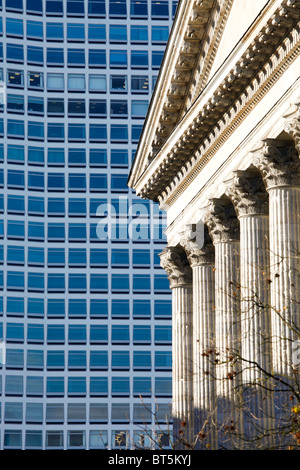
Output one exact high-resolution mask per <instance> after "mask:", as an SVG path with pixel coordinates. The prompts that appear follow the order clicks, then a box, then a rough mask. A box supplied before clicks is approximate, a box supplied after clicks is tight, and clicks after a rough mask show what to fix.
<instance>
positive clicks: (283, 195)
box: [254, 139, 300, 377]
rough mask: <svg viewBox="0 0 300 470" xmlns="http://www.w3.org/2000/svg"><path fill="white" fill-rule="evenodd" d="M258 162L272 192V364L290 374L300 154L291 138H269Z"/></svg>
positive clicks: (298, 303) (298, 259)
mask: <svg viewBox="0 0 300 470" xmlns="http://www.w3.org/2000/svg"><path fill="white" fill-rule="evenodd" d="M254 163H255V166H257V168H258V169H259V170H260V171H261V173H262V176H263V179H264V183H265V185H266V188H267V191H268V193H269V206H270V289H271V300H270V304H271V321H272V347H273V368H274V373H275V374H278V375H280V376H282V375H283V376H286V377H291V375H292V371H293V357H292V356H293V342H294V341H295V340H296V339H297V334H296V332H295V328H297V329H298V331H299V324H300V217H299V214H300V160H299V156H298V154H297V151H296V150H295V148H294V145H293V144H292V145H291V143H290V142H289V141H280V140H274V139H267V140H265V141H264V147H263V149H262V151H261V152H260V154H259V156H257V157H256V158H255V162H254Z"/></svg>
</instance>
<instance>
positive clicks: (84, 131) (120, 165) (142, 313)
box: [0, 0, 177, 449]
mask: <svg viewBox="0 0 300 470" xmlns="http://www.w3.org/2000/svg"><path fill="white" fill-rule="evenodd" d="M176 3H177V2H173V1H162V0H160V1H156V0H155V1H151V0H148V1H147V0H139V1H137V0H132V1H130V0H74V1H69V0H63V1H62V0H58V1H55V0H46V1H44V0H6V1H5V0H3V1H0V4H1V22H0V27H1V29H0V33H1V38H0V42H1V48H0V57H1V59H0V60H1V63H0V80H1V88H0V92H1V105H0V106H1V114H0V137H1V139H0V158H1V163H0V184H1V196H0V211H1V217H0V218H1V222H0V233H1V243H0V245H1V246H0V258H1V264H2V267H1V281H0V282H1V286H0V287H1V291H2V292H1V313H0V339H2V340H3V342H2V343H0V358H1V361H2V363H3V364H2V365H1V369H0V379H1V381H0V393H1V395H0V404H1V414H0V417H1V422H0V442H1V449H21V448H22V449H33V448H35V449H73V448H77V449H78V448H82V449H97V448H105V447H108V448H126V447H127V448H130V447H132V445H133V442H136V443H137V445H139V444H140V443H141V444H142V445H143V444H145V445H148V443H149V439H148V438H147V436H145V437H144V438H143V432H144V430H145V427H146V426H147V428H152V427H155V426H156V427H157V428H161V429H162V430H163V429H165V428H166V426H165V423H166V415H168V414H169V403H170V402H171V300H170V292H169V290H168V282H167V279H166V276H165V274H164V272H163V271H162V269H161V268H160V267H159V258H158V256H157V254H158V253H159V252H160V251H161V250H162V249H163V247H164V235H163V233H162V227H161V224H160V220H161V217H160V216H161V214H160V213H159V209H158V207H157V206H156V205H153V204H149V203H148V202H144V203H143V206H139V204H141V200H138V198H137V197H136V196H135V195H134V193H132V192H131V190H129V189H128V188H127V186H126V181H127V176H128V168H129V165H130V163H131V160H132V157H133V156H134V153H135V149H136V146H137V142H138V139H139V135H140V132H141V128H142V124H143V119H144V116H145V113H146V111H147V106H148V103H149V100H150V96H151V93H152V90H153V86H154V84H155V80H156V76H157V73H158V69H159V66H160V63H161V59H162V55H163V51H164V48H165V45H166V41H167V38H168V34H169V30H170V25H171V23H172V17H173V16H174V12H175V8H176ZM145 211H146V212H145ZM108 215H109V217H110V219H109V220H110V230H109V233H108V235H107V236H106V237H105V233H106V232H107V230H106V232H105V224H106V221H107V220H108ZM141 215H142V217H140V216H141ZM141 219H142V222H141ZM150 219H151V220H152V225H151V226H149V223H148V222H149V220H150ZM138 222H139V227H138ZM101 224H102V225H101ZM103 227H104V229H103ZM129 227H131V229H129ZM102 229H103V230H102ZM138 233H139V234H140V236H138ZM141 397H142V400H141ZM144 423H147V424H146V425H145V424H144Z"/></svg>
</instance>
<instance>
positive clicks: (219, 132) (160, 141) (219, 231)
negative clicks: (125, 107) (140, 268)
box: [128, 0, 300, 449]
mask: <svg viewBox="0 0 300 470" xmlns="http://www.w3.org/2000/svg"><path fill="white" fill-rule="evenodd" d="M299 19H300V1H299V0H269V1H267V0H251V1H249V0H181V1H180V2H179V5H178V8H177V13H176V16H175V20H174V24H173V29H172V31H171V35H170V38H169V42H168V45H167V49H166V53H165V56H164V60H163V63H162V66H161V70H160V74H159V77H158V80H157V84H156V88H155V90H154V93H153V97H152V101H151V103H150V106H149V110H148V114H147V117H146V121H145V125H144V128H143V132H142V135H141V138H140V142H139V146H138V149H137V153H136V157H135V160H134V162H133V165H132V168H131V173H130V176H129V181H128V184H129V186H130V187H132V188H134V189H135V191H136V193H137V195H139V196H140V197H142V198H146V199H151V200H154V201H159V203H160V207H161V208H162V209H164V210H166V211H167V221H168V227H167V230H166V234H167V239H168V244H167V247H166V248H165V250H164V251H163V252H162V253H161V265H162V267H163V268H164V269H165V270H166V272H167V274H168V277H169V281H170V287H171V289H172V304H173V320H172V321H173V327H172V328H173V419H174V438H179V440H180V441H181V444H179V447H186V446H185V444H186V443H187V442H188V443H193V444H192V445H193V448H211V449H215V448H241V447H243V446H244V448H247V447H248V448H251V447H252V448H255V445H257V447H259V446H261V448H263V447H269V448H271V447H272V446H273V445H276V444H274V442H279V446H280V445H281V443H280V442H281V441H280V439H281V437H282V436H280V432H277V435H276V429H280V424H281V423H280V422H281V421H282V423H283V422H284V423H286V421H284V420H285V418H284V417H283V416H284V415H285V413H289V414H291V413H292V410H291V406H292V405H293V403H294V404H295V403H296V404H297V401H296V402H295V396H293V390H294V389H293V380H294V379H295V374H297V365H298V364H297V357H298V355H297V354H296V352H297V351H296V349H295V345H297V341H298V340H299V339H300V337H299V327H300V318H299V316H300V306H299V301H300V277H299V274H300V269H299V268H300V256H299V254H300V247H299V244H300V159H299V151H300V80H299V70H300V57H299V50H300V35H299ZM295 358H296V359H295ZM278 378H279V380H278ZM283 382H284V383H285V384H286V389H288V394H289V399H290V401H291V405H288V404H287V402H286V399H285V396H284V393H282V394H279V395H278V393H277V392H278V390H283V389H282V388H281V384H282V383H283ZM286 389H285V390H286ZM276 426H277V428H276ZM278 426H279V427H278ZM270 430H272V431H273V430H275V432H271V431H270ZM257 436H259V438H260V439H259V443H256V444H255V439H256V437H257ZM289 438H290V436H289V435H288V434H287V435H285V436H284V437H282V442H283V441H284V440H285V439H287V440H289ZM242 441H244V443H243V444H242ZM298 444H299V442H298ZM282 445H284V444H282Z"/></svg>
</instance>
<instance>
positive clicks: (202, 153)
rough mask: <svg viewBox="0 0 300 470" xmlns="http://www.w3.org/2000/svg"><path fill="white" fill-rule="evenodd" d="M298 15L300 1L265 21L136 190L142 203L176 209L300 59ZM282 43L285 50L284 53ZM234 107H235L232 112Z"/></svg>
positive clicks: (294, 2) (284, 6) (286, 3)
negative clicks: (230, 138)
mask: <svg viewBox="0 0 300 470" xmlns="http://www.w3.org/2000/svg"><path fill="white" fill-rule="evenodd" d="M299 12H300V2H299V0H295V1H294V0H291V1H290V0H285V1H284V2H282V6H281V8H279V9H278V11H277V12H276V14H275V15H273V16H272V17H271V18H270V19H269V20H268V21H267V23H266V25H265V27H264V28H263V29H262V30H261V31H260V33H259V34H258V35H257V37H256V39H255V40H254V41H253V42H252V44H251V46H250V47H249V48H248V49H247V51H246V52H245V53H244V54H243V56H242V57H241V58H240V60H239V61H238V63H237V64H236V65H235V67H234V68H233V69H232V70H231V72H230V73H229V74H228V75H227V77H226V78H225V79H224V80H223V82H222V84H221V85H220V86H219V87H218V88H217V89H216V90H215V93H214V95H213V97H212V98H211V99H209V101H208V102H207V104H206V105H204V106H203V107H202V109H201V111H200V113H199V115H198V117H196V118H195V119H194V120H193V122H192V123H191V124H190V125H189V127H188V128H187V129H186V130H185V131H184V132H183V134H182V135H181V136H180V137H179V139H178V141H177V142H176V144H175V145H174V147H173V148H172V150H171V151H170V152H169V153H168V154H167V155H166V156H165V158H164V160H163V162H162V163H161V164H160V165H159V166H158V168H157V169H156V170H155V171H154V172H153V173H152V174H151V177H150V178H149V179H148V181H147V182H146V184H145V185H144V187H142V188H141V189H139V190H138V194H139V195H140V196H141V197H144V198H149V199H153V200H155V201H157V200H158V201H159V202H160V203H161V204H163V203H165V202H168V204H169V205H172V204H173V202H174V200H175V199H177V197H178V196H179V195H180V194H181V193H182V192H183V191H184V190H185V187H186V186H187V185H189V184H190V183H191V181H192V180H193V179H194V178H195V177H196V176H197V174H199V172H200V171H201V170H202V168H203V167H204V166H205V164H206V163H207V161H208V160H210V158H212V156H213V154H214V153H215V152H216V151H217V150H218V149H219V148H220V146H222V145H223V143H224V141H225V140H226V139H227V138H228V136H229V135H230V134H231V133H232V132H234V130H235V129H236V127H237V126H238V125H239V124H240V122H241V121H242V120H243V119H244V118H245V116H246V115H247V114H248V113H249V112H251V110H252V109H253V106H254V105H255V104H256V103H257V102H259V101H260V100H261V99H262V96H264V94H265V93H266V92H267V91H268V90H269V89H270V87H271V86H272V85H273V84H274V83H275V82H276V81H277V80H278V77H279V76H280V75H281V74H282V73H283V72H284V71H285V70H286V67H287V66H288V64H289V63H291V62H292V61H293V60H294V59H295V58H296V57H297V56H298V54H299V51H300V45H299V37H300V35H299V27H298V26H297V19H296V18H298V15H299ZM283 42H284V47H280V46H281V45H282V44H283ZM279 49H280V53H279V52H278V51H279ZM255 77H257V78H255ZM258 77H259V78H258ZM232 103H234V104H233V106H232V107H231V108H228V107H229V106H230V105H232ZM225 111H226V112H225ZM173 128H174V126H173ZM199 144H200V146H199ZM172 175H173V176H172ZM174 175H175V176H174ZM187 176H188V178H187ZM184 180H185V181H184ZM179 186H180V188H179ZM178 188H179V190H178V191H177V193H178V194H176V195H175V196H174V195H173V194H172V193H173V192H174V190H175V189H178Z"/></svg>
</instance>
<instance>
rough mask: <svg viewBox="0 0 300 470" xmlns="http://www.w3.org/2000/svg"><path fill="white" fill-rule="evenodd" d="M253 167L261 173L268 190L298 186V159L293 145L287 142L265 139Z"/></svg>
mask: <svg viewBox="0 0 300 470" xmlns="http://www.w3.org/2000/svg"><path fill="white" fill-rule="evenodd" d="M253 163H254V165H255V166H256V167H257V168H258V169H259V171H260V172H261V175H262V178H263V180H264V183H265V185H266V188H267V189H268V190H269V189H271V188H274V187H279V186H293V187H299V186H300V159H299V156H298V152H297V150H296V149H295V147H294V145H290V143H289V142H287V141H281V140H277V139H266V140H264V141H263V148H262V150H261V151H260V154H259V155H258V156H256V157H255V158H254V162H253Z"/></svg>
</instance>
